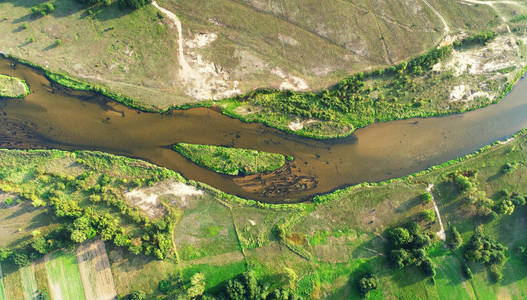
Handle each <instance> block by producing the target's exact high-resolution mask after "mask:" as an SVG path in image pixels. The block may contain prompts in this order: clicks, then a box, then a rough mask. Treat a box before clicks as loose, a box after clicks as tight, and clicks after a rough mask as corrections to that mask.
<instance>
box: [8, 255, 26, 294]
mask: <svg viewBox="0 0 527 300" xmlns="http://www.w3.org/2000/svg"><path fill="white" fill-rule="evenodd" d="M2 272H3V276H4V288H5V294H6V299H9V300H26V297H25V296H24V287H23V286H22V280H21V276H20V273H19V272H18V268H17V267H16V266H14V265H13V264H11V263H9V262H7V263H6V262H3V263H2Z"/></svg>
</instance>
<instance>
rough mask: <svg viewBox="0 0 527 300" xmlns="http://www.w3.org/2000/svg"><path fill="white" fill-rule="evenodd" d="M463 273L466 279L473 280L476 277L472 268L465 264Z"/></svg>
mask: <svg viewBox="0 0 527 300" xmlns="http://www.w3.org/2000/svg"><path fill="white" fill-rule="evenodd" d="M462 271H463V275H464V276H465V278H466V279H472V278H473V277H474V275H473V274H472V270H470V267H469V266H468V265H467V264H463V267H462Z"/></svg>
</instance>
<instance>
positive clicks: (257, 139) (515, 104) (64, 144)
mask: <svg viewBox="0 0 527 300" xmlns="http://www.w3.org/2000/svg"><path fill="white" fill-rule="evenodd" d="M0 73H2V74H8V75H12V76H16V77H19V78H22V79H24V80H26V82H27V83H28V85H29V86H30V89H31V94H30V95H28V96H26V97H25V98H24V99H16V100H12V99H9V100H7V99H6V100H3V101H1V102H0V146H1V147H4V148H19V149H28V148H59V149H65V150H100V151H105V152H110V153H114V154H120V155H125V156H130V157H136V158H142V159H144V160H147V161H150V162H153V163H155V164H158V165H161V166H164V167H167V168H170V169H173V170H175V171H178V172H180V173H181V174H183V175H184V176H185V177H187V178H189V179H193V180H197V181H201V182H205V183H207V184H209V185H211V186H214V187H216V188H218V189H221V190H223V191H225V192H228V193H231V194H236V195H239V196H242V197H245V198H250V199H255V200H260V201H266V202H293V201H300V200H305V199H309V198H310V197H312V196H313V195H315V194H320V193H325V192H329V191H331V190H334V189H336V188H339V187H343V186H347V185H352V184H356V183H360V182H364V181H369V182H372V181H380V180H385V179H389V178H393V177H399V176H403V175H407V174H410V173H413V172H416V171H419V170H423V169H426V168H428V167H430V166H432V165H435V164H439V163H441V162H444V161H447V160H450V159H454V158H457V157H459V156H462V155H466V154H468V153H471V152H473V151H475V150H477V149H479V148H481V147H482V146H484V145H486V144H489V143H491V142H493V141H495V140H498V139H504V138H507V137H509V136H511V135H512V134H514V133H515V132H516V131H518V130H520V129H522V128H524V127H527V80H521V81H520V82H519V84H518V85H517V86H516V87H515V88H514V89H513V91H512V92H511V93H510V94H509V95H508V96H507V97H506V99H505V100H504V101H502V102H501V103H499V104H496V105H491V106H489V107H486V108H482V109H478V110H476V111H473V112H468V113H464V114H459V115H451V116H446V117H438V118H427V119H411V120H401V121H393V122H386V123H377V124H373V125H371V126H368V127H366V128H363V129H359V130H357V131H356V132H355V134H353V135H352V136H350V137H348V138H345V139H336V140H329V141H318V140H311V139H306V138H301V137H298V136H295V135H291V134H287V133H283V132H281V131H278V130H275V129H273V128H269V127H266V126H264V125H261V124H247V123H243V122H241V121H239V120H235V119H231V118H229V117H226V116H224V115H222V114H221V113H219V112H217V111H214V110H212V109H207V108H195V109H189V110H184V111H179V110H176V111H172V112H170V113H166V114H158V113H144V112H139V111H137V110H134V109H130V108H128V107H126V106H124V105H121V104H119V103H117V102H115V101H112V100H110V99H108V98H106V97H104V96H100V95H97V94H95V93H91V92H78V91H72V90H70V89H66V88H63V87H60V86H57V85H55V84H52V83H50V82H49V81H48V80H47V79H46V78H45V76H43V75H42V74H41V72H40V71H36V70H34V69H32V68H30V67H28V66H25V65H22V64H16V65H15V66H13V65H12V62H11V61H10V60H7V59H0ZM178 142H187V143H196V144H215V145H225V146H232V147H239V148H250V149H257V150H262V151H268V152H277V153H282V154H285V155H292V156H294V157H295V160H294V161H293V162H289V163H287V164H286V166H285V167H283V168H281V169H279V170H277V171H275V172H272V173H270V174H263V175H253V176H246V177H233V176H226V175H220V174H217V173H215V172H212V171H209V170H207V169H205V168H202V167H199V166H197V165H195V164H193V163H192V162H190V161H188V160H187V159H185V158H184V157H182V156H181V155H179V154H178V153H177V152H175V151H173V150H171V148H170V145H173V144H175V143H178Z"/></svg>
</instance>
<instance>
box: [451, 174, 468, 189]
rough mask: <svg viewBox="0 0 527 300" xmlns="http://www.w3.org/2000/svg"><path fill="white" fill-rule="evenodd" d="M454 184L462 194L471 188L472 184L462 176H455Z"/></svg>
mask: <svg viewBox="0 0 527 300" xmlns="http://www.w3.org/2000/svg"><path fill="white" fill-rule="evenodd" d="M454 182H455V184H456V185H457V186H458V188H459V189H460V190H461V191H463V192H465V191H468V190H470V189H471V188H472V182H470V179H468V177H466V176H464V175H462V174H457V175H455V177H454Z"/></svg>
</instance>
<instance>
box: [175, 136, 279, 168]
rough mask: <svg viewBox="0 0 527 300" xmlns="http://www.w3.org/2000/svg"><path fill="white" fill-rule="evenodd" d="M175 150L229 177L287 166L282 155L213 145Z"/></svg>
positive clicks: (178, 147)
mask: <svg viewBox="0 0 527 300" xmlns="http://www.w3.org/2000/svg"><path fill="white" fill-rule="evenodd" d="M174 149H175V150H176V151H178V152H179V153H181V154H182V155H183V156H185V157H186V158H188V159H190V160H191V161H192V162H194V163H196V164H198V165H200V166H203V167H206V168H209V169H212V170H214V171H216V172H218V173H223V174H228V175H251V174H258V173H264V172H270V171H274V170H276V169H278V168H280V167H282V166H283V165H284V164H285V157H284V155H282V154H277V153H267V152H262V151H256V150H249V149H238V148H228V147H221V146H213V145H195V144H186V143H179V144H176V145H174Z"/></svg>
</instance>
